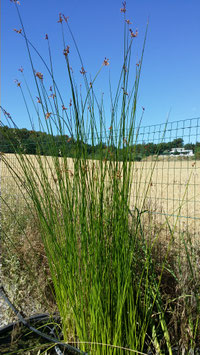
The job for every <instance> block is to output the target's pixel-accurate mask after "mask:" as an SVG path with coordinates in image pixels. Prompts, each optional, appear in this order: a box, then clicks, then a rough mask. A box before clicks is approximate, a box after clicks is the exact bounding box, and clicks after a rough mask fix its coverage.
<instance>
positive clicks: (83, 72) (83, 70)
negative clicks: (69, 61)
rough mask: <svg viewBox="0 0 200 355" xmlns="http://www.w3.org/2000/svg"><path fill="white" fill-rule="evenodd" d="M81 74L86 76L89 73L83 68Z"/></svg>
mask: <svg viewBox="0 0 200 355" xmlns="http://www.w3.org/2000/svg"><path fill="white" fill-rule="evenodd" d="M80 73H81V74H82V75H84V74H86V73H87V72H86V71H85V69H84V68H83V67H81V70H80Z"/></svg>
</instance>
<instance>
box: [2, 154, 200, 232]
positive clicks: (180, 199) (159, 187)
mask: <svg viewBox="0 0 200 355" xmlns="http://www.w3.org/2000/svg"><path fill="white" fill-rule="evenodd" d="M4 157H6V159H7V160H8V161H9V163H11V165H12V166H13V168H14V169H15V170H16V171H18V172H19V175H20V176H22V180H23V175H22V173H21V171H20V168H19V164H18V163H17V160H16V157H15V155H14V154H6V155H4ZM29 158H30V159H31V160H32V161H33V164H34V165H35V167H36V168H37V167H38V171H39V166H38V163H37V161H36V158H35V157H34V156H29ZM43 159H46V169H47V171H48V174H49V178H50V179H51V181H52V187H53V186H55V183H56V179H55V177H54V173H52V172H50V170H51V169H52V170H53V162H52V158H51V157H47V158H43ZM60 162H61V165H62V158H60ZM94 164H95V169H96V172H97V174H96V176H97V177H98V162H93V161H88V171H89V170H90V169H91V167H92V165H94ZM132 165H133V167H132V186H131V194H130V196H131V197H130V209H134V207H135V206H137V207H138V208H139V209H143V208H144V207H145V208H147V209H148V211H150V212H151V213H153V214H154V215H155V219H156V222H157V223H158V224H162V223H165V222H166V216H167V218H168V221H169V223H171V225H172V226H173V225H174V224H175V223H176V220H177V216H181V217H180V218H178V223H177V227H178V229H179V231H180V230H181V231H184V232H185V231H188V230H189V231H190V233H192V234H199V233H198V231H199V230H200V228H199V227H200V183H199V177H200V161H192V160H187V161H186V160H178V161H177V160H174V159H173V160H172V159H168V160H166V159H163V160H160V159H159V160H158V161H150V160H147V161H142V162H135V163H132ZM63 170H64V168H63ZM73 170H74V169H73V160H72V159H70V158H69V159H68V173H69V174H70V175H71V176H73ZM119 177H120V174H119ZM109 178H112V177H108V180H109ZM11 186H12V187H13V196H12V194H11V195H10V201H11V203H12V198H14V199H20V195H21V192H20V191H19V187H18V186H16V182H15V180H14V178H12V177H11V174H10V172H9V171H8V169H7V167H6V166H5V164H4V163H3V161H2V162H1V193H2V196H3V194H6V195H8V191H9V194H10V191H11ZM144 200H145V202H144Z"/></svg>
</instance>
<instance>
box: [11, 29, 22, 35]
mask: <svg viewBox="0 0 200 355" xmlns="http://www.w3.org/2000/svg"><path fill="white" fill-rule="evenodd" d="M13 31H15V32H16V33H19V34H21V33H22V29H21V28H20V29H19V30H16V28H14V30H13Z"/></svg>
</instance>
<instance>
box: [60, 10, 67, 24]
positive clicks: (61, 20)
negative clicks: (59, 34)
mask: <svg viewBox="0 0 200 355" xmlns="http://www.w3.org/2000/svg"><path fill="white" fill-rule="evenodd" d="M63 19H64V20H65V22H68V20H69V16H67V17H66V16H65V15H64V14H61V12H60V13H59V20H58V21H57V22H58V23H62V22H63Z"/></svg>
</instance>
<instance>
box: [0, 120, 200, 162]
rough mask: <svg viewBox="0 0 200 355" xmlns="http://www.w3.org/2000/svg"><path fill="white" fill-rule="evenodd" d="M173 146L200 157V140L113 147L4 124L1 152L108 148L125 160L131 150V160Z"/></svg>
mask: <svg viewBox="0 0 200 355" xmlns="http://www.w3.org/2000/svg"><path fill="white" fill-rule="evenodd" d="M126 143H127V142H126ZM172 148H185V149H187V150H188V149H189V150H193V152H194V153H195V158H196V159H200V142H197V143H195V144H194V143H187V144H184V140H183V139H182V138H176V139H174V140H173V141H171V142H162V143H158V144H156V143H153V142H149V143H145V142H142V143H136V144H134V145H132V146H129V147H128V146H127V144H124V147H123V148H117V147H115V146H114V144H113V145H110V144H109V147H107V145H106V143H100V144H96V145H95V144H92V145H91V144H88V143H87V142H83V141H81V140H79V141H77V140H75V139H74V138H72V137H69V136H67V135H66V136H60V135H54V136H52V135H51V134H48V133H45V132H40V131H31V130H27V129H26V128H22V129H17V128H10V127H8V126H3V127H0V152H2V153H15V151H16V150H20V151H21V152H24V153H26V154H33V155H35V154H41V155H47V156H48V155H56V156H57V155H60V156H62V155H65V156H68V157H71V158H73V157H75V156H77V151H79V152H81V151H82V152H84V155H85V154H86V156H87V157H88V159H99V158H100V157H101V155H102V154H103V153H104V152H105V155H106V156H107V157H109V156H110V157H112V156H113V155H115V156H117V158H118V159H119V160H123V156H124V154H125V153H126V152H127V158H128V160H131V161H132V160H137V161H140V160H142V159H143V158H145V157H148V156H152V155H156V154H159V155H167V154H169V152H170V151H171V149H172Z"/></svg>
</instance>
